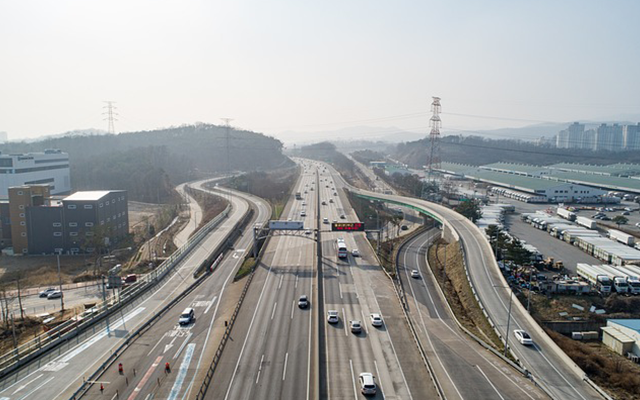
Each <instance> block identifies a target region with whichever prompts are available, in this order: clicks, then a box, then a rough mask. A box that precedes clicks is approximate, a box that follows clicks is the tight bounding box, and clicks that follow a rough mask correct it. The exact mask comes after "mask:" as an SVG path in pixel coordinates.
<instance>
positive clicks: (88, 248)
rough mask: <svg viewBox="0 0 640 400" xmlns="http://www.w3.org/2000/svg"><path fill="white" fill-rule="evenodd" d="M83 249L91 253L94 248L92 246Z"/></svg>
mask: <svg viewBox="0 0 640 400" xmlns="http://www.w3.org/2000/svg"><path fill="white" fill-rule="evenodd" d="M85 251H86V252H87V253H93V252H94V251H95V249H94V248H93V247H87V248H86V249H85Z"/></svg>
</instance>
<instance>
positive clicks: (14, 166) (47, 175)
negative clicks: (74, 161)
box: [0, 150, 71, 198]
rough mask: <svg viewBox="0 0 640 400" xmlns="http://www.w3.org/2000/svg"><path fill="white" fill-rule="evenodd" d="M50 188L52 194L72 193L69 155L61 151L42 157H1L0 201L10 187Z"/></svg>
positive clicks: (45, 153)
mask: <svg viewBox="0 0 640 400" xmlns="http://www.w3.org/2000/svg"><path fill="white" fill-rule="evenodd" d="M24 185H49V186H50V192H51V194H65V193H69V192H71V175H70V172H69V154H67V153H63V152H62V151H60V150H45V152H44V153H26V154H3V153H0V197H5V198H6V197H7V196H8V189H9V188H10V187H12V186H24Z"/></svg>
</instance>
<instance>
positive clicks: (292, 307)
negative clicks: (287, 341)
mask: <svg viewBox="0 0 640 400" xmlns="http://www.w3.org/2000/svg"><path fill="white" fill-rule="evenodd" d="M295 309H296V301H295V300H294V301H293V302H292V303H291V319H293V310H295Z"/></svg>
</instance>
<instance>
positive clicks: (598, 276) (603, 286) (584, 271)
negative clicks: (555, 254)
mask: <svg viewBox="0 0 640 400" xmlns="http://www.w3.org/2000/svg"><path fill="white" fill-rule="evenodd" d="M577 267H578V270H577V272H578V276H580V277H581V278H583V279H584V280H586V281H587V282H589V283H590V284H591V286H593V288H594V289H595V290H597V291H598V292H600V293H602V294H609V293H611V279H609V276H608V275H607V274H604V273H602V272H601V271H599V270H596V269H595V268H593V266H592V265H589V264H584V263H578V265H577Z"/></svg>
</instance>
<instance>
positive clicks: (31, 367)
mask: <svg viewBox="0 0 640 400" xmlns="http://www.w3.org/2000/svg"><path fill="white" fill-rule="evenodd" d="M252 200H255V198H254V199H252ZM255 201H257V200H255ZM231 202H232V211H231V213H230V215H229V217H228V218H227V219H226V220H224V221H223V222H222V223H221V224H220V225H219V227H218V228H217V229H216V230H214V231H213V232H211V233H210V234H209V235H208V236H207V237H206V238H205V239H203V241H202V243H201V244H200V245H199V246H198V247H196V248H195V249H194V250H193V251H192V252H191V253H190V254H189V255H188V256H187V257H185V259H184V260H183V261H182V262H181V263H180V265H178V266H177V267H176V268H175V272H174V273H173V274H172V275H171V276H170V277H168V278H166V279H165V280H164V281H162V282H161V283H160V284H158V285H157V286H156V287H155V288H154V289H153V290H152V291H151V292H147V293H146V294H145V295H143V296H141V297H140V298H139V299H137V300H135V301H134V302H132V303H131V304H129V305H128V306H127V307H125V308H123V309H122V310H121V311H119V312H118V313H117V314H116V315H112V316H111V317H109V318H108V319H106V320H104V321H103V322H102V323H98V324H96V325H95V326H94V327H93V328H92V329H91V330H89V331H87V332H84V333H81V334H80V335H79V336H78V337H77V338H76V339H74V340H73V341H70V342H67V343H64V344H62V345H60V346H58V348H57V349H56V351H55V352H50V353H48V354H46V355H44V356H42V357H40V358H38V359H37V360H35V361H33V362H31V363H29V364H27V365H25V366H24V367H23V368H21V369H20V370H18V371H17V372H15V373H13V374H10V375H8V376H6V377H4V378H3V379H2V380H0V398H3V399H27V398H28V399H29V400H31V399H52V398H69V397H70V395H71V393H73V392H74V391H75V390H76V388H78V387H79V386H80V385H81V383H82V381H83V379H84V377H86V376H88V375H90V374H91V373H92V372H93V371H95V370H96V369H97V368H98V366H99V365H100V364H102V363H103V362H104V360H106V359H107V358H108V357H109V355H110V354H111V352H112V351H113V350H114V349H115V348H117V347H118V346H119V345H120V344H121V343H122V342H123V341H124V340H125V338H126V337H127V336H128V335H129V334H130V333H131V332H133V331H134V330H135V329H136V328H137V327H139V326H141V325H142V324H143V323H144V322H145V321H147V320H148V319H149V318H150V317H151V316H152V315H153V314H154V313H156V312H157V311H159V310H160V309H162V308H163V307H164V305H166V304H167V303H168V302H169V301H170V300H172V299H174V298H175V297H176V296H177V295H178V294H180V293H181V292H182V291H184V289H185V288H187V287H188V286H189V285H191V283H193V282H194V278H193V271H194V269H195V268H197V267H198V266H199V265H200V264H201V263H202V261H203V260H205V259H206V258H207V257H208V255H209V253H210V252H211V251H212V250H213V249H214V248H215V247H216V246H217V245H218V244H219V243H221V242H222V240H223V239H224V238H225V237H226V235H227V234H228V233H229V232H230V230H231V229H232V228H233V227H234V225H235V224H236V223H237V221H238V220H239V219H240V218H241V217H242V216H243V215H244V214H245V213H246V211H247V210H248V207H249V202H248V201H247V200H245V199H243V198H241V197H239V196H232V197H231ZM269 214H270V213H269V211H268V206H266V205H265V204H262V205H260V206H258V212H257V213H256V215H257V216H259V217H261V218H262V219H263V220H266V219H267V218H268V217H269ZM220 271H221V272H220V273H219V275H222V276H224V279H222V278H218V279H216V278H215V275H216V274H214V276H212V277H210V278H209V280H208V282H218V281H222V282H224V281H226V278H227V276H228V271H227V274H223V272H222V268H221V269H220ZM202 286H204V287H206V284H205V285H201V287H202ZM198 294H199V293H195V292H194V295H198ZM203 295H204V297H202V298H198V300H197V301H201V302H202V304H203V305H205V304H206V306H203V307H199V308H198V311H199V312H202V313H203V314H204V311H205V310H207V308H208V309H209V311H208V313H207V316H208V315H213V313H214V312H215V310H216V307H217V304H218V303H217V301H218V299H219V298H220V297H221V294H219V295H218V298H214V297H215V296H216V295H215V294H210V293H203ZM210 306H211V307H210ZM180 311H182V310H176V309H175V308H174V309H173V310H172V311H171V312H169V313H167V315H171V314H172V313H173V314H176V315H177V314H178V313H180ZM176 315H172V316H171V319H172V320H175V318H177V317H176ZM204 320H205V321H206V320H207V317H204ZM205 324H207V323H206V322H205ZM169 330H170V331H171V332H178V331H176V330H173V329H169ZM154 332H155V331H154ZM189 333H190V332H188V333H186V336H189ZM171 334H172V333H169V334H168V335H171ZM179 335H183V332H182V331H181V332H180V333H175V335H174V336H176V339H175V341H174V342H173V343H171V340H173V338H170V339H169V342H168V343H167V344H165V346H166V345H169V344H170V345H172V346H174V348H173V349H172V348H170V347H169V348H167V347H164V346H163V347H160V346H159V345H158V346H157V347H156V349H158V350H159V351H160V352H162V351H165V349H166V353H167V355H170V356H171V357H174V356H175V355H176V352H177V350H178V349H179V346H181V345H182V344H185V346H184V347H183V349H182V350H181V352H184V353H182V354H181V355H185V354H189V353H190V352H191V351H192V350H189V349H193V346H189V345H190V344H191V343H187V342H185V341H184V339H178V336H179ZM193 335H194V334H193V333H191V336H189V337H192V336H193ZM186 336H185V335H183V336H180V337H182V338H185V337H186ZM166 338H167V335H165V334H164V332H163V333H161V334H160V337H158V338H157V342H158V343H159V342H160V341H161V340H166ZM150 350H151V348H149V350H147V353H148V352H149V351H150ZM185 350H186V351H185ZM147 353H145V355H146V354H147ZM125 356H126V353H125ZM193 357H194V363H195V362H197V360H196V357H195V356H193ZM139 361H140V362H141V363H142V362H143V361H144V357H141V359H140V360H139ZM123 364H124V363H123ZM125 365H126V369H125V370H124V374H123V375H118V376H117V378H119V379H111V378H109V380H108V381H104V382H103V386H104V388H105V391H104V393H105V394H104V395H106V394H108V393H110V391H112V393H115V390H118V389H117V388H128V389H129V390H132V391H135V387H131V385H132V383H133V382H136V380H137V379H138V380H139V379H142V378H144V375H145V374H142V375H140V374H138V373H137V371H136V375H135V376H133V368H134V364H132V363H127V364H125ZM178 369H179V368H178ZM137 370H140V371H142V370H144V367H142V368H138V369H137ZM176 372H177V371H176ZM145 373H146V371H145ZM174 376H176V378H178V375H177V374H175V375H174ZM184 379H186V377H185V378H184ZM184 379H183V380H184ZM127 383H128V384H129V386H127ZM136 385H137V383H136ZM97 388H99V385H98V386H97V387H94V388H93V389H92V390H94V391H95V390H98V389H97ZM119 393H123V390H120V391H119ZM132 393H133V392H132ZM98 394H100V393H99V392H98Z"/></svg>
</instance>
